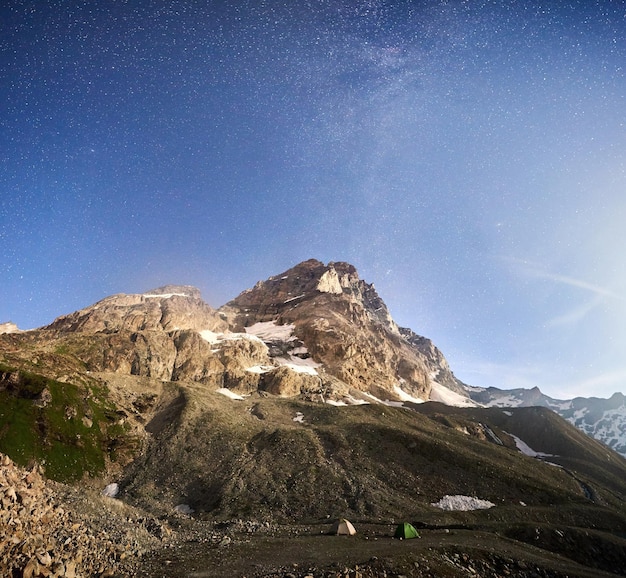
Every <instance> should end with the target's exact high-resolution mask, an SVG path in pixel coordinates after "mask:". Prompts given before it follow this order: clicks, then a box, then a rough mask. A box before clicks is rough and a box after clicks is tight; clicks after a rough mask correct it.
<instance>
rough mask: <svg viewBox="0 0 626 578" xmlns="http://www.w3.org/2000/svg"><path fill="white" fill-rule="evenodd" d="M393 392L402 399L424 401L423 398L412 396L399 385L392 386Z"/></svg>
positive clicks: (415, 401)
mask: <svg viewBox="0 0 626 578" xmlns="http://www.w3.org/2000/svg"><path fill="white" fill-rule="evenodd" d="M393 391H394V393H395V394H396V395H397V396H398V397H399V398H400V399H401V400H402V401H410V402H411V403H424V400H423V399H420V398H419V397H413V396H412V395H410V394H408V393H407V392H406V391H404V390H403V389H402V388H401V387H400V386H399V385H394V386H393Z"/></svg>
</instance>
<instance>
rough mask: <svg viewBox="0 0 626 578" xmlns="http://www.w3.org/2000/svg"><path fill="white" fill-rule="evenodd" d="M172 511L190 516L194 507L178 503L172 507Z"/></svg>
mask: <svg viewBox="0 0 626 578" xmlns="http://www.w3.org/2000/svg"><path fill="white" fill-rule="evenodd" d="M174 511H175V512H178V513H179V514H185V515H187V516H190V515H191V514H193V512H194V509H193V508H192V507H191V506H189V505H188V504H178V506H175V507H174Z"/></svg>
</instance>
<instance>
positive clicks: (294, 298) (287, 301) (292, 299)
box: [283, 293, 305, 305]
mask: <svg viewBox="0 0 626 578" xmlns="http://www.w3.org/2000/svg"><path fill="white" fill-rule="evenodd" d="M304 296H305V293H303V294H302V295H297V296H296V297H290V298H289V299H285V301H283V305H284V304H285V303H291V302H292V301H295V300H296V299H302V298H303V297H304Z"/></svg>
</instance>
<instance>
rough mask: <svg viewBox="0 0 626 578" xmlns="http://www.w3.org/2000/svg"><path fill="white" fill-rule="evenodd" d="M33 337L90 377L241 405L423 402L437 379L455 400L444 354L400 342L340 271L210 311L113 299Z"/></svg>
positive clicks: (406, 335)
mask: <svg viewBox="0 0 626 578" xmlns="http://www.w3.org/2000/svg"><path fill="white" fill-rule="evenodd" d="M41 335H42V336H43V335H45V336H47V338H48V339H50V340H56V341H62V342H63V344H64V345H63V346H64V347H65V348H67V349H68V350H70V351H72V353H74V355H75V356H76V357H77V358H78V359H80V361H81V362H82V363H84V364H85V366H86V367H87V369H88V370H89V371H91V372H113V373H118V374H124V375H134V376H142V377H150V378H156V379H159V380H162V381H193V382H198V383H203V384H205V385H210V386H214V387H216V388H220V387H227V388H229V389H233V390H236V391H237V392H239V393H251V392H254V391H257V390H262V391H266V392H269V393H275V394H276V395H280V396H293V397H295V396H301V395H304V396H305V397H309V398H317V399H318V400H320V399H326V400H327V399H335V400H342V399H344V400H355V401H358V398H359V396H361V397H362V396H363V394H369V395H373V396H374V397H377V398H382V399H383V400H385V399H391V400H398V399H400V398H402V397H404V398H406V396H408V397H410V398H415V399H421V400H427V399H428V397H429V393H430V387H431V382H432V380H433V379H438V380H439V381H438V383H441V384H442V385H444V386H446V387H453V388H457V389H458V385H457V381H456V380H455V378H454V376H453V375H452V373H451V372H450V370H449V368H448V366H447V363H446V361H445V359H444V358H443V355H442V354H441V352H439V350H437V349H436V348H435V347H434V346H433V345H432V343H430V342H429V341H428V340H426V339H425V338H422V337H420V336H418V335H416V334H415V333H413V332H412V331H410V330H405V329H403V330H400V329H399V328H398V326H397V325H396V323H395V322H394V320H393V319H392V317H391V315H390V314H389V311H388V309H387V307H386V305H385V303H384V302H383V300H382V299H381V298H380V296H379V295H378V293H377V292H376V289H375V288H374V286H373V285H371V284H368V283H366V282H365V281H363V280H361V279H360V278H359V275H358V273H357V271H356V269H355V268H354V267H353V266H352V265H350V264H348V263H343V262H338V263H329V264H328V265H324V264H323V263H321V262H320V261H316V260H313V259H312V260H309V261H305V262H304V263H301V264H299V265H297V266H296V267H293V268H292V269H290V270H288V271H285V272H284V273H282V274H280V275H277V276H275V277H270V278H269V279H268V280H266V281H260V282H258V283H257V284H256V285H255V287H254V288H252V289H249V290H247V291H244V292H243V293H242V294H241V295H239V297H237V298H236V299H233V300H232V301H230V302H229V303H227V304H226V305H224V306H223V307H221V308H220V309H219V310H217V311H216V310H214V309H212V308H211V307H210V306H209V305H207V304H206V303H205V302H204V301H202V299H201V296H200V293H199V291H198V290H197V289H195V288H193V287H188V286H173V285H168V286H165V287H160V288H159V289H155V290H153V291H149V292H148V293H144V294H135V295H124V294H120V295H114V296H111V297H107V298H106V299H103V300H101V301H99V302H98V303H96V304H94V305H92V306H90V307H87V308H85V309H82V310H80V311H76V312H75V313H71V314H69V315H65V316H62V317H59V318H58V319H56V320H55V321H54V322H53V323H52V324H50V325H49V326H47V327H45V328H42V330H41ZM81 336H82V339H81ZM282 368H286V369H282ZM279 369H280V370H279ZM463 395H464V393H463Z"/></svg>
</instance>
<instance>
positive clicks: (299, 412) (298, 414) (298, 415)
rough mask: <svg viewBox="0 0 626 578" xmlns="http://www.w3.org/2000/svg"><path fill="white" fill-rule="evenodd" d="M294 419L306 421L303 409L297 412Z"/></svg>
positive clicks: (300, 421) (298, 421) (301, 421)
mask: <svg viewBox="0 0 626 578" xmlns="http://www.w3.org/2000/svg"><path fill="white" fill-rule="evenodd" d="M293 421H295V422H297V423H304V414H303V413H302V412H301V411H298V412H296V417H294V418H293Z"/></svg>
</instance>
